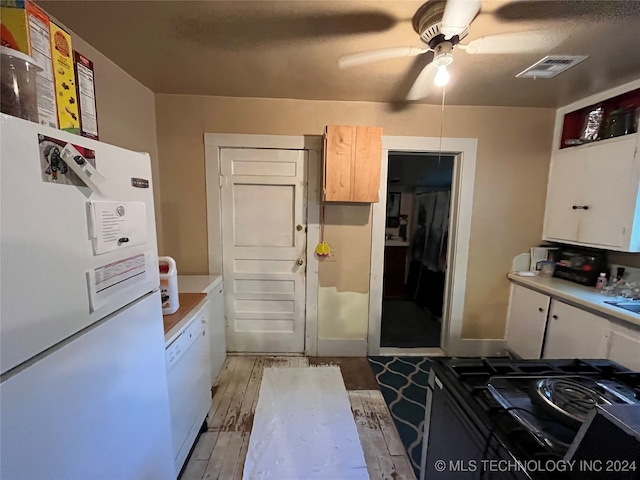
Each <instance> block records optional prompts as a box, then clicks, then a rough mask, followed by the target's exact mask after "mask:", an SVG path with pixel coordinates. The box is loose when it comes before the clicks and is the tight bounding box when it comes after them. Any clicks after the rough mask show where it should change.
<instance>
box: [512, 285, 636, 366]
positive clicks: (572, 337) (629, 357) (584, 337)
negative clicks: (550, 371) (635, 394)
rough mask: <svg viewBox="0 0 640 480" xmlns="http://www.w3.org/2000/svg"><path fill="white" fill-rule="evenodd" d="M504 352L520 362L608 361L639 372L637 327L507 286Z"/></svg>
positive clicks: (519, 287)
mask: <svg viewBox="0 0 640 480" xmlns="http://www.w3.org/2000/svg"><path fill="white" fill-rule="evenodd" d="M506 343H507V349H508V350H509V351H510V352H512V353H513V354H515V355H516V356H518V357H520V358H526V359H536V358H549V359H552V358H584V359H587V358H607V359H609V360H613V361H614V362H617V363H619V364H620V365H623V366H625V367H627V368H629V369H631V370H635V371H638V372H640V326H636V325H633V324H630V323H626V322H624V321H622V320H616V319H611V320H610V319H608V318H605V317H600V316H598V315H595V314H593V313H590V312H587V311H586V310H583V309H581V308H579V307H574V306H572V305H568V304H566V303H564V302H562V301H560V300H557V299H555V298H552V297H551V296H550V295H547V294H544V293H540V292H537V291H535V290H532V289H531V288H527V287H524V286H521V285H517V284H515V283H512V284H511V296H510V300H509V313H508V316H507V330H506Z"/></svg>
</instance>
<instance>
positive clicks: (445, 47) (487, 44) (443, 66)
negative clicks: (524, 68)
mask: <svg viewBox="0 0 640 480" xmlns="http://www.w3.org/2000/svg"><path fill="white" fill-rule="evenodd" d="M480 4H481V0H447V1H441V0H431V1H429V2H427V3H425V4H424V5H422V6H421V7H420V8H419V9H418V11H417V12H416V14H415V15H414V17H413V28H414V30H415V31H416V32H417V33H418V35H419V36H420V42H421V46H407V47H391V48H383V49H379V50H369V51H365V52H358V53H352V54H348V55H344V56H342V57H340V59H339V60H338V66H339V67H340V68H343V69H344V68H350V67H355V66H359V65H366V64H369V63H373V62H378V61H381V60H387V59H391V58H400V57H414V56H417V55H422V54H424V53H427V52H433V60H432V61H431V62H430V63H429V64H428V65H427V66H425V67H424V69H423V70H422V71H421V72H420V74H419V75H418V76H417V78H416V80H415V82H414V83H413V86H412V87H411V89H410V90H409V93H408V94H407V97H406V98H407V100H410V101H413V100H419V99H421V98H424V97H426V96H427V95H429V93H431V90H432V88H433V87H432V86H433V85H435V86H444V85H446V83H447V82H448V81H449V72H448V71H447V66H448V65H450V64H451V63H452V62H453V58H454V57H453V49H454V47H457V48H459V49H461V50H464V51H465V52H466V53H467V54H472V55H473V54H508V53H533V52H540V51H546V50H549V49H551V48H553V47H555V46H557V45H559V44H560V43H561V42H562V41H563V40H565V39H566V38H567V35H566V34H563V33H562V32H561V31H560V29H556V30H533V31H525V32H516V33H503V34H497V35H487V36H484V37H480V38H476V39H475V40H473V41H471V42H470V43H468V44H466V45H465V44H461V43H460V41H461V40H463V39H464V38H465V37H466V36H467V35H468V34H469V26H470V25H471V23H472V22H473V20H474V19H475V17H476V15H477V14H478V12H479V11H480Z"/></svg>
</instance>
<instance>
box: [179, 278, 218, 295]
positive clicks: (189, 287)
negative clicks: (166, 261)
mask: <svg viewBox="0 0 640 480" xmlns="http://www.w3.org/2000/svg"><path fill="white" fill-rule="evenodd" d="M221 282H222V275H178V291H179V292H183V293H207V294H208V293H211V292H212V291H213V289H214V288H216V287H217V286H218V285H220V283H221Z"/></svg>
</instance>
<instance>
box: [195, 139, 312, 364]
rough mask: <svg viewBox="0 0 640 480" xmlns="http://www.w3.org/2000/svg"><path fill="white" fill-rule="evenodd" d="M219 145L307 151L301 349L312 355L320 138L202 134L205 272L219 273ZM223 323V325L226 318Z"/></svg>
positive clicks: (220, 237)
mask: <svg viewBox="0 0 640 480" xmlns="http://www.w3.org/2000/svg"><path fill="white" fill-rule="evenodd" d="M222 148H273V149H279V150H307V151H308V160H307V161H308V164H307V182H306V188H307V197H306V203H307V252H306V262H307V263H306V270H305V290H306V291H305V310H306V311H305V341H304V352H305V355H307V356H315V355H316V354H317V350H318V259H317V258H316V256H315V255H314V252H315V250H314V247H313V246H314V245H316V244H317V243H318V242H319V241H320V179H321V176H320V175H321V159H322V156H321V153H322V137H321V136H317V135H305V136H302V135H301V136H287V135H251V134H225V133H220V134H219V133H205V134H204V149H205V179H206V192H207V235H208V241H207V246H208V248H209V274H220V272H222V235H221V232H222V224H221V221H220V219H221V208H222V202H221V177H220V150H221V149H222ZM223 282H224V278H223ZM225 288H227V286H225ZM225 325H227V322H226V320H225Z"/></svg>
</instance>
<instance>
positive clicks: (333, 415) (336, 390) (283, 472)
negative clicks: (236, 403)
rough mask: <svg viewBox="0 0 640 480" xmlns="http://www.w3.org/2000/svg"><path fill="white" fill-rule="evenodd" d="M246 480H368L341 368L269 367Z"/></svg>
mask: <svg viewBox="0 0 640 480" xmlns="http://www.w3.org/2000/svg"><path fill="white" fill-rule="evenodd" d="M242 478H243V480H255V479H260V480H304V479H317V480H351V479H357V480H360V479H362V480H368V479H369V474H368V473H367V466H366V464H365V461H364V454H363V453H362V446H361V445H360V439H359V437H358V431H357V430H356V424H355V421H354V419H353V415H352V413H351V405H350V404H349V396H348V395H347V390H346V389H345V388H344V383H343V381H342V375H341V374H340V368H339V367H301V368H265V369H264V374H263V376H262V385H261V386H260V396H259V397H258V405H257V407H256V413H255V417H254V420H253V428H252V430H251V439H250V440H249V451H248V452H247V459H246V460H245V464H244V473H243V475H242Z"/></svg>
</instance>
